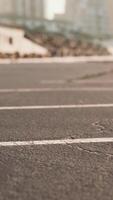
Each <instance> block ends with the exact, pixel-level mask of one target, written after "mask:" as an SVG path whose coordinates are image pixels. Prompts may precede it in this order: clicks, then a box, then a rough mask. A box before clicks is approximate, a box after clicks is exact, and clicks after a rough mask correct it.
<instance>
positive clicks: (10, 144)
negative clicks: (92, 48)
mask: <svg viewBox="0 0 113 200" xmlns="http://www.w3.org/2000/svg"><path fill="white" fill-rule="evenodd" d="M60 199H61V200H112V199H113V63H99V64H98V63H82V64H80V63H78V64H77V63H76V64H71V63H70V64H69V63H68V64H66V63H65V64H63V63H62V64H9V65H0V200H60Z"/></svg>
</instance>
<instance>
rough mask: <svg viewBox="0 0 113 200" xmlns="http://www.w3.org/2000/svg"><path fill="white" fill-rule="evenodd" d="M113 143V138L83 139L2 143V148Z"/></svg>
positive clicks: (0, 144) (0, 145) (0, 143)
mask: <svg viewBox="0 0 113 200" xmlns="http://www.w3.org/2000/svg"><path fill="white" fill-rule="evenodd" d="M112 142H113V138H81V139H61V140H36V141H9V142H0V147H11V146H38V145H68V144H89V143H112Z"/></svg>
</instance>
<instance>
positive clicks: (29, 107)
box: [0, 104, 113, 111]
mask: <svg viewBox="0 0 113 200" xmlns="http://www.w3.org/2000/svg"><path fill="white" fill-rule="evenodd" d="M71 108H73V109H74V108H113V104H85V105H82V104H79V105H48V106H36V105H35V106H3V107H0V111H2V110H42V109H71Z"/></svg>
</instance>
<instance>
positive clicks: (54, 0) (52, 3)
mask: <svg viewBox="0 0 113 200" xmlns="http://www.w3.org/2000/svg"><path fill="white" fill-rule="evenodd" d="M64 11H65V0H45V16H46V18H48V19H53V18H54V15H55V14H60V13H61V14H62V13H64Z"/></svg>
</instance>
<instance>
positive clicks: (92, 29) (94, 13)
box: [55, 0, 113, 35]
mask: <svg viewBox="0 0 113 200" xmlns="http://www.w3.org/2000/svg"><path fill="white" fill-rule="evenodd" d="M55 19H56V20H59V21H60V20H61V21H67V22H71V23H73V24H74V26H73V27H74V28H75V29H77V30H82V31H83V32H86V33H92V34H97V35H98V34H107V33H109V32H111V31H112V32H113V23H112V21H113V0H66V7H65V13H64V14H61V15H59V14H57V15H56V16H55Z"/></svg>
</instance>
